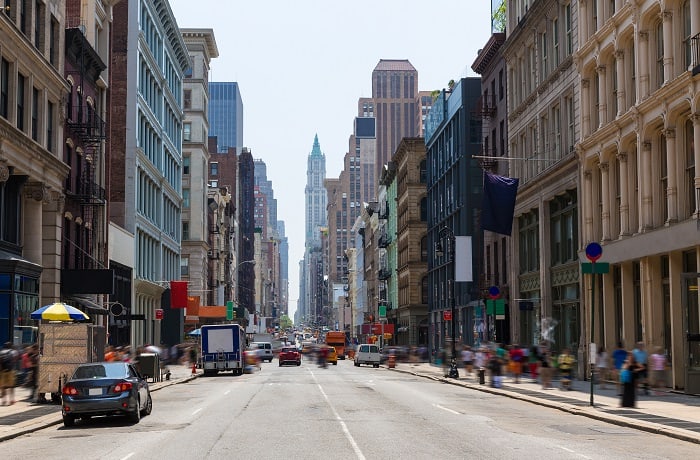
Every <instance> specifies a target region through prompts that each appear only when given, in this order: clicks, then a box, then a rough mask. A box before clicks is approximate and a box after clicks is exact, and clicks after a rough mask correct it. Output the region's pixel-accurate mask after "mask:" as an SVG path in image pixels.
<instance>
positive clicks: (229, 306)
mask: <svg viewBox="0 0 700 460" xmlns="http://www.w3.org/2000/svg"><path fill="white" fill-rule="evenodd" d="M235 317H236V314H235V313H234V309H233V300H229V301H228V302H226V321H231V320H233V319H234V318H235Z"/></svg>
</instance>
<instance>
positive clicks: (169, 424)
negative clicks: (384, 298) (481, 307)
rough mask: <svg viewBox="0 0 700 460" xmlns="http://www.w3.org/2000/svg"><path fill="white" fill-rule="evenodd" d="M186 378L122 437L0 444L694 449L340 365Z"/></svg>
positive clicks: (426, 452) (411, 454)
mask: <svg viewBox="0 0 700 460" xmlns="http://www.w3.org/2000/svg"><path fill="white" fill-rule="evenodd" d="M262 369H263V370H262V372H257V373H255V374H252V375H243V376H240V377H234V376H231V375H220V376H217V377H209V378H203V377H201V378H198V379H196V380H193V381H191V382H188V383H185V384H182V385H173V386H170V387H168V388H164V389H163V390H161V391H158V392H155V393H153V400H154V403H153V413H152V415H150V416H148V417H145V418H143V419H142V420H141V423H139V424H137V425H132V424H130V423H128V422H127V421H126V420H120V419H101V418H96V419H93V420H90V421H88V422H81V421H78V423H77V424H76V426H75V427H73V428H70V429H66V428H63V426H53V427H49V428H46V429H44V430H40V431H37V432H34V433H32V434H28V435H25V436H22V437H19V438H16V439H13V440H9V441H6V442H3V443H2V446H1V447H2V452H1V453H0V455H1V456H2V458H7V459H26V458H47V459H76V458H79V459H93V458H94V459H98V458H99V459H117V460H126V459H166V458H167V459H224V458H246V459H279V458H294V459H297V458H298V459H324V460H328V459H331V460H337V459H363V458H366V459H375V458H376V459H392V458H404V459H423V458H425V459H452V458H470V459H521V458H537V459H582V458H583V459H606V460H607V459H616V458H625V459H627V458H649V459H656V458H674V459H677V458H695V457H696V456H697V449H698V447H697V445H695V444H690V443H686V442H683V441H679V440H674V439H669V438H668V437H664V436H659V435H654V434H650V433H646V432H641V431H636V430H634V429H631V428H624V427H619V426H615V425H609V424H606V423H603V422H598V421H595V420H591V419H588V418H584V417H579V416H575V415H571V414H567V413H564V412H561V411H557V410H553V409H548V408H545V407H540V406H536V405H533V404H531V403H526V402H521V401H517V400H513V399H510V398H503V397H500V396H495V395H491V394H488V393H483V392H478V391H472V390H468V389H465V388H461V387H457V386H454V385H446V384H443V383H440V382H436V381H433V380H430V379H425V378H420V377H415V376H412V375H408V374H403V373H397V372H391V371H389V370H387V369H383V368H379V369H374V368H371V367H361V368H357V367H354V366H353V365H352V362H351V361H340V362H339V363H338V365H337V366H329V367H328V368H326V369H321V368H318V367H317V366H315V365H312V364H311V363H310V362H308V361H307V362H305V363H304V364H303V365H302V366H301V367H296V366H290V367H283V368H279V367H278V366H277V362H276V361H273V362H272V363H271V364H268V363H265V364H263V365H262Z"/></svg>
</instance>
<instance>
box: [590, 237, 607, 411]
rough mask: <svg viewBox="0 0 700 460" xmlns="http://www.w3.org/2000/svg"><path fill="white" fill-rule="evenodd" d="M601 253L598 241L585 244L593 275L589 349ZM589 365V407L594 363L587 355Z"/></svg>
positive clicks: (591, 345) (593, 335)
mask: <svg viewBox="0 0 700 460" xmlns="http://www.w3.org/2000/svg"><path fill="white" fill-rule="evenodd" d="M602 255H603V248H602V247H601V246H600V244H598V243H595V242H593V243H588V245H587V246H586V258H587V259H588V260H590V261H591V276H593V279H592V280H591V343H590V345H589V347H590V348H589V350H592V349H593V342H594V341H595V334H594V328H593V322H594V321H595V275H596V271H595V262H596V260H598V259H600V256H602ZM588 362H589V366H590V368H591V369H590V373H591V374H590V375H591V401H590V402H591V407H592V406H593V405H594V404H593V371H594V367H595V366H594V364H593V356H589V358H588Z"/></svg>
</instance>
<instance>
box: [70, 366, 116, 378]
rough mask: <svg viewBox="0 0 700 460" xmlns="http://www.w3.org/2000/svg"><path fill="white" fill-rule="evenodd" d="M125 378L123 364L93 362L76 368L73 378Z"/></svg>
mask: <svg viewBox="0 0 700 460" xmlns="http://www.w3.org/2000/svg"><path fill="white" fill-rule="evenodd" d="M103 377H109V378H123V377H124V365H123V364H118V363H115V364H92V365H89V366H80V367H78V368H77V369H76V370H75V373H74V374H73V379H97V378H103Z"/></svg>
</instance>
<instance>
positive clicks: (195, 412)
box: [192, 407, 202, 415]
mask: <svg viewBox="0 0 700 460" xmlns="http://www.w3.org/2000/svg"><path fill="white" fill-rule="evenodd" d="M200 410H202V408H201V407H200V408H199V409H197V410H196V411H194V412H192V415H197V412H199V411H200Z"/></svg>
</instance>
